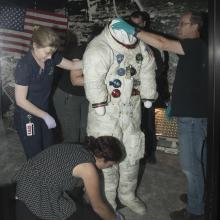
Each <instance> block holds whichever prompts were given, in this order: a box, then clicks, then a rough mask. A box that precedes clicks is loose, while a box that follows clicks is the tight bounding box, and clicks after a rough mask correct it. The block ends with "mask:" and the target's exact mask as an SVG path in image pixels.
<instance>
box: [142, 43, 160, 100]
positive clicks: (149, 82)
mask: <svg viewBox="0 0 220 220" xmlns="http://www.w3.org/2000/svg"><path fill="white" fill-rule="evenodd" d="M142 55H143V61H142V66H141V71H140V80H141V85H140V94H141V99H142V100H144V101H147V100H148V101H155V100H156V99H157V97H158V93H157V85H156V73H155V70H156V63H155V59H154V55H153V52H152V51H151V49H150V48H149V47H148V46H147V45H142Z"/></svg>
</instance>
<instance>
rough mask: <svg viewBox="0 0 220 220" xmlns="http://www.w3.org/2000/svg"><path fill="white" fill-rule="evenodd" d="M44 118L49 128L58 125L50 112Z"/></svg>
mask: <svg viewBox="0 0 220 220" xmlns="http://www.w3.org/2000/svg"><path fill="white" fill-rule="evenodd" d="M43 120H44V122H45V123H46V125H47V127H48V129H51V128H55V127H56V126H57V124H56V121H55V119H54V118H53V117H52V116H51V115H49V114H48V113H46V114H45V115H44V116H43Z"/></svg>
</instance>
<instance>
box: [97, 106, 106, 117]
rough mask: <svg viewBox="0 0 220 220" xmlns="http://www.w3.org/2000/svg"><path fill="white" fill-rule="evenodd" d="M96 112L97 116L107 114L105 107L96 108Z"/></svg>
mask: <svg viewBox="0 0 220 220" xmlns="http://www.w3.org/2000/svg"><path fill="white" fill-rule="evenodd" d="M95 112H96V114H97V115H100V116H102V115H104V114H105V106H100V107H96V108H95Z"/></svg>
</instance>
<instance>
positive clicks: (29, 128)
mask: <svg viewBox="0 0 220 220" xmlns="http://www.w3.org/2000/svg"><path fill="white" fill-rule="evenodd" d="M26 134H27V136H32V135H34V123H32V122H29V123H27V124H26Z"/></svg>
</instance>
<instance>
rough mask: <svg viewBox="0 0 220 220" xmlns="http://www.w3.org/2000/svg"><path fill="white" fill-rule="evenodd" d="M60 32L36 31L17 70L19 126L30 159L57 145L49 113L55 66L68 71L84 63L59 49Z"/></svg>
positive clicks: (16, 115) (17, 124)
mask: <svg viewBox="0 0 220 220" xmlns="http://www.w3.org/2000/svg"><path fill="white" fill-rule="evenodd" d="M59 46H60V40H59V37H58V35H57V34H56V33H55V32H54V31H53V30H52V29H50V28H46V27H37V28H35V30H34V31H33V43H32V49H31V50H30V51H29V52H28V53H27V54H26V55H25V56H24V57H23V58H22V59H21V60H20V61H19V62H18V64H17V67H16V70H15V100H16V107H15V127H16V130H17V132H18V135H19V137H20V140H21V142H22V145H23V147H24V152H25V154H26V157H27V158H31V157H33V156H34V155H36V154H37V153H39V152H40V151H42V150H43V149H44V148H46V147H48V146H50V145H52V144H53V138H52V131H51V129H52V128H55V127H56V121H55V119H54V118H53V117H52V116H51V115H50V114H49V112H48V111H49V109H48V108H49V96H50V92H51V88H52V83H53V78H54V77H53V75H54V74H53V73H54V68H55V66H58V67H60V68H63V69H67V70H76V69H80V68H81V62H80V61H76V62H72V61H70V60H67V59H65V58H63V57H62V56H61V55H60V54H59V53H58V52H57V48H58V47H59Z"/></svg>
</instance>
